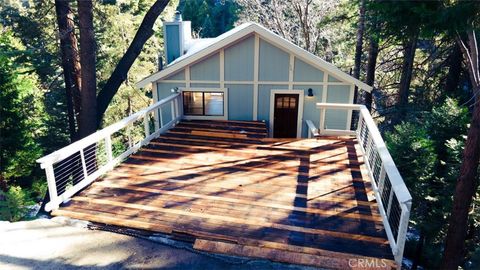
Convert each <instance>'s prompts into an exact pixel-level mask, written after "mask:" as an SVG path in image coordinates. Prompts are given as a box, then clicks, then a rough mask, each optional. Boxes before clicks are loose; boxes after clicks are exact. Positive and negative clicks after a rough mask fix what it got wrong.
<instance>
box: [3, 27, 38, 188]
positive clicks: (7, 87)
mask: <svg viewBox="0 0 480 270" xmlns="http://www.w3.org/2000/svg"><path fill="white" fill-rule="evenodd" d="M0 44H1V45H0V46H1V47H2V48H3V50H2V52H0V100H1V106H0V134H1V136H0V164H1V167H0V171H1V172H0V173H1V175H0V177H1V178H2V179H4V180H9V179H11V178H19V177H26V176H29V175H30V174H31V173H32V170H33V168H34V166H35V159H37V158H39V157H40V156H41V154H42V149H41V146H40V145H39V143H38V142H37V139H38V138H39V137H40V136H41V134H42V131H43V130H42V129H43V128H42V121H43V119H42V117H43V116H42V114H43V106H42V103H41V102H42V97H41V93H39V91H38V89H37V88H36V81H35V80H34V79H32V77H30V76H29V77H26V76H23V75H21V74H20V71H21V70H22V67H21V66H19V65H18V64H16V63H15V62H13V61H12V60H11V58H10V57H9V52H10V51H11V50H13V49H14V48H13V45H14V44H15V42H14V38H13V37H12V35H11V33H9V32H4V33H3V34H1V35H0Z"/></svg>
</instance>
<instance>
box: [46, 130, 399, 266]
mask: <svg viewBox="0 0 480 270" xmlns="http://www.w3.org/2000/svg"><path fill="white" fill-rule="evenodd" d="M267 134H268V133H267V128H266V124H265V123H263V122H242V121H186V120H183V121H181V122H180V123H178V124H177V125H176V126H175V127H174V128H172V129H170V130H168V132H166V133H164V134H162V135H161V136H160V137H158V138H156V139H153V140H152V141H151V142H150V143H149V144H148V145H145V146H144V147H142V148H141V149H140V150H139V151H138V152H136V153H134V154H132V155H130V157H129V158H128V159H127V160H125V161H124V162H122V163H121V164H120V165H119V166H117V167H116V168H115V169H113V170H112V171H110V172H108V173H107V174H105V175H104V176H103V177H101V178H100V179H98V180H96V181H95V182H93V183H92V185H90V186H89V187H88V188H86V189H85V190H83V191H82V192H80V193H79V194H77V195H75V196H74V197H73V198H72V199H71V201H70V202H69V203H68V204H66V205H62V206H61V207H60V208H59V209H58V210H54V211H53V212H52V214H53V215H62V216H68V217H72V218H77V219H83V220H89V221H92V222H97V223H102V224H109V225H116V226H124V227H130V228H134V229H142V230H149V231H154V232H161V233H167V234H173V235H181V236H182V237H184V238H187V239H188V238H190V237H191V239H193V240H192V241H193V242H194V243H193V246H194V248H196V249H198V250H203V251H208V252H215V253H223V254H230V255H237V256H247V257H257V258H265V259H269V260H273V261H280V262H287V263H297V264H303V265H312V266H316V267H320V268H326V269H368V268H362V267H359V265H358V261H359V260H365V259H368V260H374V261H375V262H376V264H375V266H376V268H374V269H393V268H395V263H394V261H393V256H392V253H391V251H390V247H389V244H388V240H387V236H386V234H385V229H384V227H383V223H382V220H381V216H380V215H379V213H378V208H377V203H376V201H375V199H374V196H373V191H372V190H371V185H370V179H369V177H368V174H366V173H365V169H364V168H363V162H362V158H361V155H360V154H359V153H360V152H359V151H358V149H357V147H358V145H357V142H356V140H355V139H354V138H349V137H344V138H340V137H321V138H318V139H305V140H281V141H275V140H271V139H266V137H267ZM352 259H353V260H354V261H351V260H352ZM379 266H380V267H379ZM372 269H373V268H372Z"/></svg>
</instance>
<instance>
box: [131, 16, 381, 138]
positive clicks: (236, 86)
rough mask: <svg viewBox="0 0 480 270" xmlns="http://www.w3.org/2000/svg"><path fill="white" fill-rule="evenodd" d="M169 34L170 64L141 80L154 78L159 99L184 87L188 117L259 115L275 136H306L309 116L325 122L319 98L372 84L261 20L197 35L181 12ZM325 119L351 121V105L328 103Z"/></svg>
mask: <svg viewBox="0 0 480 270" xmlns="http://www.w3.org/2000/svg"><path fill="white" fill-rule="evenodd" d="M164 36H165V59H166V62H167V66H166V67H165V69H163V70H160V71H158V72H156V73H154V74H152V75H150V76H148V77H147V78H145V79H143V80H141V81H140V82H138V83H137V86H138V87H146V86H148V85H151V86H152V89H153V96H154V100H155V101H158V100H160V99H162V98H165V97H167V96H169V95H171V94H172V89H176V90H177V91H179V92H181V94H182V96H183V114H184V116H185V118H186V119H211V120H213V119H217V120H218V119H221V120H245V121H252V120H253V121H256V120H259V121H265V122H266V123H267V124H268V127H269V131H270V133H269V135H270V136H271V137H275V138H295V137H298V138H300V137H303V138H306V137H307V134H308V132H307V125H306V123H305V120H311V121H312V122H313V123H314V124H315V125H316V126H320V117H319V115H320V110H319V109H318V108H317V107H316V103H318V102H327V103H344V104H352V103H353V95H354V87H355V86H357V87H358V88H359V89H361V90H365V91H371V89H372V87H371V86H368V85H366V84H365V83H363V82H361V81H359V80H357V79H355V78H354V77H352V76H350V75H348V74H346V73H344V72H342V71H341V70H339V69H338V68H336V67H335V66H333V65H332V64H330V63H328V62H326V61H324V60H322V59H321V58H319V57H317V56H315V55H313V54H311V53H309V52H307V51H305V50H303V49H302V48H300V47H298V46H296V45H295V44H293V43H291V42H289V41H287V40H285V39H283V38H281V37H280V36H278V35H277V34H275V33H273V32H271V31H269V30H268V29H266V28H264V27H263V26H260V25H259V24H256V23H245V24H242V25H240V26H238V27H236V28H234V29H232V30H230V31H228V32H226V33H224V34H223V35H221V36H219V37H217V38H208V39H192V37H191V31H190V22H188V21H182V19H181V15H180V14H177V16H176V20H175V21H173V22H167V23H165V28H164ZM169 113H170V111H169V110H167V109H165V110H164V111H163V112H162V115H163V118H164V119H170V118H171V115H170V114H169ZM324 121H325V128H327V129H339V130H342V129H349V128H350V125H351V111H350V112H348V111H345V110H343V111H342V110H340V111H339V110H334V109H330V110H326V112H325V117H324Z"/></svg>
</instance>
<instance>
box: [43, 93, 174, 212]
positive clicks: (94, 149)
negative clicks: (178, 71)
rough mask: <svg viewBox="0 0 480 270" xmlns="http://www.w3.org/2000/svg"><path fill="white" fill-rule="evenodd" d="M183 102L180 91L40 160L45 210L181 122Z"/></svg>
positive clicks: (62, 200)
mask: <svg viewBox="0 0 480 270" xmlns="http://www.w3.org/2000/svg"><path fill="white" fill-rule="evenodd" d="M181 105H182V103H181V96H180V94H173V95H171V96H169V97H167V98H165V99H162V100H160V101H158V102H157V103H155V104H153V105H151V106H150V107H148V108H145V109H143V110H141V111H139V112H137V113H135V114H133V115H131V116H129V117H126V118H124V119H122V120H121V121H119V122H117V123H115V124H113V125H110V126H108V127H106V128H104V129H102V130H99V131H97V132H95V133H93V134H91V135H89V136H87V137H85V138H83V139H81V140H79V141H76V142H74V143H72V144H70V145H68V146H66V147H64V148H62V149H59V150H57V151H55V152H53V153H51V154H49V155H47V156H44V157H42V158H40V159H38V160H37V162H38V163H40V165H41V167H42V169H44V170H45V173H46V176H47V183H48V191H49V195H50V201H49V202H48V203H47V204H46V206H45V210H46V211H51V210H53V209H56V208H58V206H59V205H60V204H61V203H62V202H64V201H66V200H68V199H69V198H70V197H72V196H73V195H74V194H75V193H77V192H78V191H80V190H82V189H83V188H84V187H86V186H87V185H89V184H90V183H91V182H93V181H94V180H95V179H97V178H98V177H99V176H101V175H102V174H104V173H106V172H108V171H109V170H111V169H112V168H113V167H114V166H115V165H116V164H118V163H119V162H121V161H122V160H124V159H125V158H127V157H128V156H129V155H130V154H132V153H134V152H135V151H137V150H138V149H140V147H142V146H143V145H146V144H148V143H149V142H150V140H152V139H153V138H156V137H158V136H159V135H160V134H161V133H163V132H165V131H167V130H168V129H170V128H171V127H172V126H174V125H175V124H176V123H178V121H179V120H180V119H181V117H182V111H183V110H182V109H181V108H180V107H179V106H181ZM162 112H163V113H162ZM167 112H168V113H167ZM163 114H165V115H168V114H170V117H169V119H168V120H169V121H168V122H167V123H164V122H165V121H164V120H167V119H163V118H162V115H163ZM165 118H167V117H165Z"/></svg>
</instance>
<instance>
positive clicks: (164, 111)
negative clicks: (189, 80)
mask: <svg viewBox="0 0 480 270" xmlns="http://www.w3.org/2000/svg"><path fill="white" fill-rule="evenodd" d="M175 87H185V84H184V83H166V82H159V83H157V94H158V99H159V100H160V99H162V98H166V97H168V96H170V95H171V94H172V89H173V88H175ZM160 113H161V115H162V119H163V122H164V123H167V122H169V121H170V120H172V111H171V108H170V106H168V104H166V105H164V106H162V107H161V108H160Z"/></svg>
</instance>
